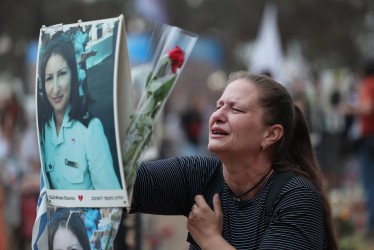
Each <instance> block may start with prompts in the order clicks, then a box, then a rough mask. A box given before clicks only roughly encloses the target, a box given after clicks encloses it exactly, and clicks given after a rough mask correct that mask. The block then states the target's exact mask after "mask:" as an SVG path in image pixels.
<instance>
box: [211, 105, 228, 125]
mask: <svg viewBox="0 0 374 250" xmlns="http://www.w3.org/2000/svg"><path fill="white" fill-rule="evenodd" d="M211 120H212V121H214V122H217V123H222V122H226V112H225V108H224V107H221V108H219V109H217V110H216V111H214V112H213V114H212V115H211Z"/></svg>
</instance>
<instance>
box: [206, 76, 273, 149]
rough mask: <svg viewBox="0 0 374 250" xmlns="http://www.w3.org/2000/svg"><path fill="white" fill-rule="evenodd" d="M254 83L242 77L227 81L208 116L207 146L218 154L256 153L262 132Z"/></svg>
mask: <svg viewBox="0 0 374 250" xmlns="http://www.w3.org/2000/svg"><path fill="white" fill-rule="evenodd" d="M258 94H259V93H258V90H257V88H256V86H255V85H254V84H253V83H251V82H250V81H249V80H246V79H238V80H235V81H233V82H231V83H230V84H229V85H228V86H227V87H226V89H225V91H224V93H223V95H222V96H221V98H220V99H219V100H218V102H217V109H216V111H215V112H213V114H212V115H211V117H210V120H209V144H208V149H209V150H210V151H211V152H213V153H215V154H217V155H219V154H220V153H221V154H222V153H225V154H226V153H229V154H230V155H239V156H242V155H249V154H251V153H255V154H257V152H258V150H260V149H261V143H262V141H263V138H264V137H265V135H266V126H265V125H264V122H263V110H262V108H261V106H260V105H259V103H258Z"/></svg>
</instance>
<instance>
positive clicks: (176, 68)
mask: <svg viewBox="0 0 374 250" xmlns="http://www.w3.org/2000/svg"><path fill="white" fill-rule="evenodd" d="M196 41H197V35H195V34H193V33H190V32H187V31H185V30H183V29H180V28H178V27H174V26H169V25H166V24H160V23H158V24H156V25H155V27H154V30H153V33H152V36H151V40H150V45H149V48H148V57H147V60H146V61H148V62H150V63H145V64H144V65H141V67H140V74H141V75H143V76H144V81H143V82H142V83H141V84H139V85H137V86H134V90H135V91H134V92H135V102H136V103H135V111H134V113H133V114H132V115H131V122H130V125H129V127H128V128H127V130H126V141H125V144H124V147H123V166H124V171H125V177H126V185H127V192H128V196H129V200H131V197H132V191H133V184H134V181H135V177H136V168H137V163H138V161H139V159H140V158H141V156H142V153H143V152H144V151H145V149H147V147H148V146H149V144H150V142H151V139H152V135H153V130H154V125H155V123H156V121H157V119H158V117H159V115H160V113H161V111H162V109H163V107H164V105H165V103H166V101H167V100H168V98H169V96H170V93H171V91H172V89H173V87H174V86H175V84H176V82H177V81H178V78H179V76H180V74H181V72H182V71H183V68H184V66H185V64H186V61H187V59H188V57H189V55H190V54H191V51H192V49H193V47H194V46H195V43H196ZM145 76H146V77H145Z"/></svg>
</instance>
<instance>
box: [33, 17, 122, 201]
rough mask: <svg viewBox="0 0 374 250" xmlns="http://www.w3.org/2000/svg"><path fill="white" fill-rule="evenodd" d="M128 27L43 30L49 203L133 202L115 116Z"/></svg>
mask: <svg viewBox="0 0 374 250" xmlns="http://www.w3.org/2000/svg"><path fill="white" fill-rule="evenodd" d="M123 27H124V26H123V17H122V16H120V17H119V18H111V19H104V20H97V21H92V22H81V21H79V22H77V23H75V24H69V25H64V24H59V25H54V26H50V27H42V29H41V31H40V38H39V50H38V64H37V65H38V67H37V74H36V75H37V79H36V89H37V91H36V101H37V125H38V139H39V144H40V147H39V149H40V159H41V167H42V173H43V177H44V180H45V186H46V189H47V195H48V201H49V203H50V205H56V206H58V205H63V206H80V207H83V206H88V205H89V206H92V207H96V206H102V205H101V204H105V206H119V205H120V206H123V205H124V204H125V205H126V204H127V203H128V201H127V193H126V185H125V178H124V173H123V166H122V165H123V164H122V158H121V149H120V145H121V143H120V142H118V140H120V139H119V132H118V122H117V120H118V119H117V116H116V107H117V103H116V101H117V96H116V95H117V93H116V89H117V84H121V83H118V79H117V75H116V72H117V69H116V68H117V67H118V60H119V59H118V57H119V53H120V52H121V53H123V51H125V52H127V51H126V50H124V49H120V48H119V47H120V44H121V41H119V39H126V36H125V31H124V28H123ZM121 58H122V59H121V60H123V59H125V60H126V59H127V58H126V57H121ZM125 64H127V63H125ZM108 204H109V205H108Z"/></svg>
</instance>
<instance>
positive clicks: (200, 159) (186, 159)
mask: <svg viewBox="0 0 374 250" xmlns="http://www.w3.org/2000/svg"><path fill="white" fill-rule="evenodd" d="M173 160H175V161H179V162H181V163H183V164H188V165H205V166H206V165H208V166H210V165H212V166H216V165H219V164H221V161H220V160H219V159H218V158H217V157H216V156H202V155H195V156H179V157H174V158H173Z"/></svg>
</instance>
